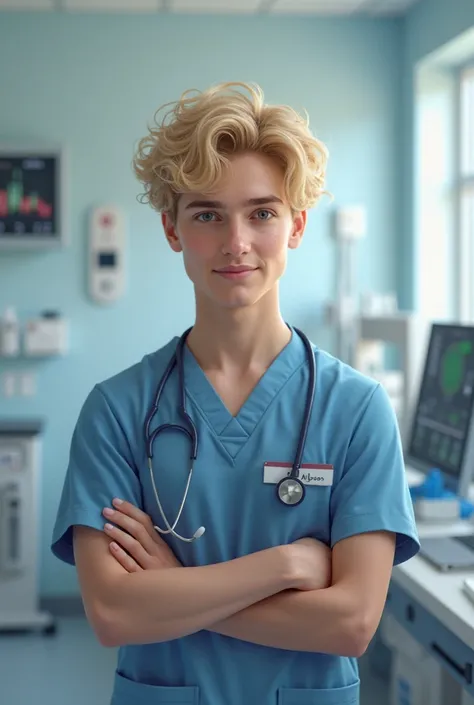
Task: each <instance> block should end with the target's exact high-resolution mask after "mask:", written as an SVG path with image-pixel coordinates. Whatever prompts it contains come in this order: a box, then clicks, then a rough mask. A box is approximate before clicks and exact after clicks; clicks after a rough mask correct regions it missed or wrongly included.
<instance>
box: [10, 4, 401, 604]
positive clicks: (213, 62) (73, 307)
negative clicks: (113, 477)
mask: <svg viewBox="0 0 474 705" xmlns="http://www.w3.org/2000/svg"><path fill="white" fill-rule="evenodd" d="M400 30H401V27H400V24H399V23H397V22H395V21H389V20H355V19H351V20H346V21H344V20H330V21H329V20H328V21H317V20H314V21H309V20H308V19H307V18H300V19H296V18H295V19H291V18H274V19H269V18H266V17H262V18H257V19H250V18H242V17H232V18H225V17H211V18H209V17H205V18H204V17H199V18H192V19H191V18H189V17H175V16H166V15H165V16H154V17H140V16H135V17H132V16H113V17H106V16H74V17H73V16H66V15H54V16H43V15H30V14H18V15H14V14H11V15H10V14H0V65H1V66H2V67H3V70H2V71H1V72H0V139H2V138H3V139H6V140H13V141H15V142H17V141H22V140H27V139H31V140H41V141H45V140H46V141H48V140H50V141H55V142H56V141H59V142H61V143H63V144H64V145H65V146H66V147H67V148H68V151H69V172H68V176H67V180H68V185H69V190H70V211H69V221H70V239H71V243H70V245H69V247H68V248H67V249H65V250H64V251H62V252H56V253H50V254H22V255H5V254H3V253H1V254H0V309H3V307H4V306H5V305H7V304H10V303H13V304H14V305H16V306H17V308H18V310H19V312H20V315H21V317H22V318H24V317H26V316H27V315H30V314H35V313H36V312H38V311H39V310H41V309H44V308H55V307H58V306H59V307H60V308H61V310H62V311H63V312H64V314H65V315H66V316H67V317H68V319H69V320H70V321H71V325H72V347H71V351H70V353H69V354H68V355H67V357H65V358H64V359H62V360H60V361H54V362H53V361H51V362H43V363H41V364H38V365H36V366H35V369H36V370H37V371H38V394H37V396H36V397H35V398H34V399H32V400H24V399H13V400H6V399H2V398H1V397H0V416H10V415H18V416H21V417H29V416H37V415H40V416H43V417H45V418H46V420H47V429H46V433H45V436H44V453H43V458H44V463H43V478H42V483H41V487H42V501H41V511H42V517H43V519H42V524H41V533H40V536H39V539H40V541H41V547H42V548H41V592H42V594H43V595H53V594H68V593H69V594H75V593H77V583H76V578H75V573H74V571H73V570H72V569H70V568H67V567H64V566H63V565H61V564H60V563H59V562H58V561H57V560H55V559H54V558H53V557H52V556H51V555H50V553H49V539H50V535H51V531H52V526H53V521H54V517H55V512H56V507H57V504H58V501H59V494H60V490H61V486H62V482H63V478H64V473H65V469H66V464H67V456H68V448H69V442H70V437H71V433H72V430H73V426H74V423H75V420H76V418H77V414H78V412H79V408H80V405H81V404H82V402H83V400H84V397H85V395H86V394H87V392H88V391H89V389H90V388H91V386H92V385H93V384H94V383H95V382H96V381H98V380H100V379H103V378H104V377H106V376H109V375H111V374H112V373H114V372H116V371H118V370H120V369H121V368H123V367H125V366H127V365H129V364H131V363H133V362H135V361H136V360H138V359H140V358H141V357H142V356H143V355H144V354H145V353H147V352H148V351H150V350H152V349H154V348H156V347H157V346H159V345H161V344H163V343H164V342H165V341H166V340H167V339H168V338H169V337H170V336H171V335H173V334H176V333H180V332H181V331H182V330H183V329H184V328H185V327H186V326H187V325H188V324H189V323H190V322H191V321H192V317H193V299H192V291H191V288H190V286H189V284H188V282H187V280H186V277H185V275H184V273H183V270H182V267H181V260H180V258H179V257H178V256H176V255H173V253H171V251H170V250H169V249H168V247H167V246H166V244H165V242H164V238H163V236H162V233H161V228H160V224H159V219H158V216H157V215H156V214H155V213H153V212H152V211H151V210H150V209H148V208H147V207H145V206H140V205H139V204H138V203H137V202H136V194H137V192H138V185H137V183H136V182H135V180H134V177H133V175H132V173H131V169H130V160H131V156H132V149H133V144H134V142H135V141H136V140H137V139H138V138H139V137H140V136H142V134H143V131H144V128H145V125H146V123H147V121H148V120H149V119H150V118H151V116H152V114H153V112H154V110H155V109H156V108H157V107H158V105H160V104H161V103H163V102H165V101H169V100H173V99H175V98H176V97H177V96H178V94H179V93H180V92H181V91H182V90H184V89H186V88H189V87H198V88H203V87H206V86H207V85H209V84H210V83H214V82H216V81H220V80H229V79H230V80H236V79H237V80H253V81H257V82H259V83H260V84H261V85H262V86H263V88H264V90H265V92H266V97H267V99H268V100H269V101H279V102H288V103H291V104H292V105H293V106H295V107H297V108H298V107H305V108H306V109H307V110H308V112H309V114H310V116H311V120H312V125H313V127H314V129H315V131H316V132H317V134H318V135H319V136H320V137H321V138H323V139H324V140H325V141H326V142H327V144H328V146H329V148H330V151H331V162H330V170H329V182H328V187H329V189H330V190H331V191H332V193H333V194H334V195H335V197H336V203H339V204H347V203H354V202H356V203H357V202H362V203H366V204H367V206H368V211H369V234H368V238H367V239H366V240H365V241H364V242H363V243H362V244H361V247H360V264H359V269H360V273H361V280H363V283H364V286H366V287H369V288H370V287H372V288H376V289H380V290H390V289H391V288H393V286H394V285H395V283H396V267H395V259H396V255H397V251H398V240H397V239H398V234H399V230H400V227H399V222H400V203H399V202H400V199H399V194H398V193H397V188H398V187H399V184H400V173H401V155H400V149H399V142H400V135H401V127H400V108H399V100H400V91H401V67H400V62H399V57H400V55H401V31H400ZM105 201H115V202H117V203H118V204H120V205H121V206H122V207H123V208H125V210H126V212H127V216H128V221H129V237H130V247H129V251H130V259H129V290H128V294H127V296H126V297H125V298H124V299H123V300H122V301H121V302H120V303H119V304H118V305H116V306H115V307H113V308H111V309H102V308H99V307H96V306H95V305H93V304H92V303H91V302H90V301H89V300H88V298H87V295H86V291H85V242H86V239H85V238H86V229H85V228H86V222H87V221H86V219H87V213H88V209H89V208H90V207H91V206H93V205H95V204H99V203H102V202H105ZM331 207H332V206H330V204H329V202H325V203H324V205H323V206H322V207H321V209H320V210H319V212H317V213H315V214H314V215H312V217H311V219H310V223H309V227H308V231H307V237H306V240H305V243H304V246H303V247H302V248H301V250H299V251H298V252H295V253H292V254H291V258H290V264H289V268H288V272H287V275H286V277H285V279H284V283H283V285H282V304H283V311H284V314H285V316H286V317H287V318H288V319H289V320H291V321H292V322H293V323H294V324H299V325H301V326H302V327H303V328H305V329H306V330H307V331H308V332H309V333H310V334H311V335H312V336H313V338H315V339H316V340H318V341H319V340H321V339H323V338H319V337H318V336H319V332H318V323H319V315H320V307H321V304H322V302H323V300H324V299H325V298H327V297H329V296H331V295H332V292H333V276H334V251H333V243H332V242H331V240H330V237H329V224H330V209H331ZM132 325H133V327H134V330H133V332H132V330H131V327H132ZM10 367H13V368H15V369H16V368H20V362H11V363H9V364H8V365H7V364H6V363H5V362H3V363H2V362H1V361H0V372H1V371H5V370H6V369H8V368H10ZM30 367H31V365H30Z"/></svg>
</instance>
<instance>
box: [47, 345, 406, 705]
mask: <svg viewBox="0 0 474 705" xmlns="http://www.w3.org/2000/svg"><path fill="white" fill-rule="evenodd" d="M177 342H178V338H174V339H173V340H172V341H171V342H169V343H168V344H167V345H166V346H164V347H163V348H162V349H160V350H158V351H157V352H155V353H153V354H151V355H147V356H146V357H145V358H144V359H143V360H142V361H141V362H140V363H138V364H136V365H134V366H133V367H131V368H129V369H127V370H125V371H123V372H121V373H120V374H118V375H116V376H114V377H112V378H111V379H108V380H107V381H105V382H103V383H101V384H98V385H97V386H96V387H95V388H94V389H93V390H92V392H91V393H90V395H89V396H88V398H87V400H86V401H85V404H84V406H83V408H82V411H81V413H80V416H79V419H78V422H77V426H76V428H75V431H74V435H73V439H72V444H71V452H70V460H69V466H68V469H67V475H66V479H65V484H64V489H63V493H62V497H61V502H60V507H59V511H58V515H57V520H56V525H55V528H54V534H53V542H52V550H53V552H54V554H55V555H56V556H57V557H58V558H60V559H61V560H63V561H65V562H66V563H70V564H74V555H73V548H72V527H73V526H74V525H75V524H82V525H86V526H90V527H94V528H96V529H99V530H102V529H103V525H104V518H103V516H102V509H103V508H104V507H105V506H110V504H111V501H112V499H113V497H121V498H122V499H126V500H129V501H130V502H133V503H134V504H135V505H137V506H139V507H141V508H142V509H143V510H144V511H145V512H147V513H148V514H149V515H151V517H152V519H153V522H154V523H155V524H158V525H159V526H163V522H162V519H161V516H160V514H159V511H158V508H157V506H156V503H155V499H154V494H153V490H152V486H151V481H150V476H149V471H148V467H147V457H146V448H145V443H144V431H143V426H144V421H145V419H146V417H147V414H148V411H149V409H150V407H151V406H152V404H153V401H154V395H155V391H156V386H157V383H158V381H159V380H160V378H161V376H162V374H163V372H164V369H165V367H166V365H167V364H168V362H169V360H170V358H171V356H172V354H173V352H174V350H175V348H176V345H177ZM313 350H314V355H315V358H316V366H317V377H316V380H317V383H316V397H315V403H314V408H313V412H312V417H311V422H310V426H309V431H308V436H307V442H306V449H305V454H304V457H303V462H304V463H318V464H319V463H321V464H331V465H333V466H334V480H333V485H332V486H308V487H307V488H306V497H305V499H304V501H303V502H302V504H300V505H298V506H296V507H287V506H284V505H282V504H281V503H280V502H279V501H278V499H277V497H276V489H275V485H273V484H265V483H264V482H263V466H264V463H265V461H281V462H289V463H291V462H292V461H293V459H294V455H295V450H296V447H297V443H298V436H299V432H300V426H301V422H302V420H303V413H304V407H305V399H306V391H307V388H308V382H309V366H308V361H307V357H306V352H305V348H304V345H303V343H302V341H301V339H300V337H299V336H298V334H297V333H295V332H294V331H293V334H292V339H291V341H290V343H289V344H288V345H287V346H286V347H285V348H284V349H283V350H282V352H281V353H280V354H279V355H278V357H277V358H276V359H275V360H274V362H273V363H272V364H271V366H270V367H269V368H268V370H267V371H266V373H265V374H264V375H263V377H262V378H261V380H260V381H259V382H258V384H257V386H256V387H255V389H254V390H253V391H252V393H251V394H250V396H249V397H248V399H247V401H246V402H245V403H244V405H243V407H242V408H241V409H240V411H239V412H238V414H237V415H236V416H235V417H233V416H232V415H231V414H230V413H229V411H228V410H227V408H226V407H225V406H224V404H223V402H222V401H221V399H220V397H219V396H218V394H217V393H216V392H215V391H214V389H213V387H212V385H211V384H210V382H209V381H208V380H207V377H206V376H205V374H204V372H203V371H202V369H201V368H200V366H199V364H198V363H197V361H196V359H195V358H194V356H193V354H192V353H191V352H190V350H189V349H188V348H185V354H184V371H185V384H186V396H187V400H186V402H187V410H188V413H189V414H190V416H191V417H192V419H193V421H194V423H195V424H196V427H197V430H198V436H199V452H198V458H197V461H196V463H195V469H194V474H193V479H192V483H191V488H190V492H189V495H188V501H187V504H186V507H185V510H184V511H183V515H182V518H181V520H180V523H179V525H178V527H177V530H178V531H179V533H181V534H182V535H184V536H192V534H193V533H194V532H195V531H196V529H197V528H198V527H199V526H201V525H204V526H205V527H206V533H205V534H204V536H202V537H201V538H200V539H198V540H197V541H195V542H194V543H191V544H187V543H183V542H181V541H179V540H177V539H175V538H173V537H169V536H167V537H166V541H167V542H168V543H169V545H170V546H171V547H172V549H173V551H174V553H175V555H176V556H177V558H178V559H179V560H180V561H181V563H182V564H183V565H184V566H188V567H192V566H199V565H207V564H211V563H219V562H222V561H228V560H231V559H234V558H237V557H239V556H243V555H246V554H249V553H252V552H255V551H260V550H263V549H265V548H268V547H271V546H276V545H282V544H288V543H291V542H293V541H296V540H297V539H299V538H302V537H307V536H311V537H314V538H316V539H319V540H321V541H324V542H326V543H327V544H328V545H330V546H331V547H332V546H334V544H336V543H337V542H338V541H341V540H342V539H345V538H347V537H349V536H353V535H355V534H361V533H364V532H370V531H379V530H385V531H390V532H394V533H396V535H397V539H396V553H395V564H398V563H401V562H403V561H406V560H408V559H409V558H411V557H412V556H413V555H414V554H415V553H416V552H417V551H418V549H419V544H418V539H417V533H416V528H415V522H414V516H413V508H412V503H411V499H410V494H409V490H408V487H407V483H406V479H405V472H404V463H403V457H402V450H401V444H400V438H399V433H398V427H397V423H396V418H395V415H394V413H393V410H392V407H391V404H390V401H389V399H388V397H387V394H386V393H385V391H384V390H383V388H382V387H381V386H380V385H379V384H377V383H376V382H375V381H374V380H372V379H369V378H367V377H365V376H363V375H362V374H360V373H359V372H357V371H355V370H354V369H352V368H351V367H349V366H347V365H345V364H343V363H341V362H340V361H339V360H337V359H335V358H334V357H332V356H331V355H329V354H327V353H325V352H323V351H322V350H319V349H318V348H316V347H314V348H313ZM178 399H179V390H178V384H177V375H176V370H175V371H174V372H173V373H172V376H171V377H170V379H169V381H168V383H167V385H166V387H165V390H164V393H163V395H162V401H161V405H160V408H159V411H158V413H157V415H156V416H155V419H154V422H153V425H152V430H153V428H156V427H157V426H158V425H161V424H163V423H179V424H181V425H184V424H183V422H182V419H181V418H180V416H179V413H178V408H177V407H178ZM188 471H189V444H188V443H187V442H186V439H185V437H184V436H183V435H182V434H176V433H168V434H166V433H165V434H164V435H161V436H160V437H159V439H158V440H157V442H156V445H155V451H154V473H155V478H156V483H157V487H158V492H159V495H160V501H161V502H162V505H163V507H164V509H165V512H166V514H167V517H168V520H169V521H174V518H175V517H176V514H177V511H178V508H179V505H180V503H181V500H182V496H183V492H184V487H185V484H186V480H187V477H188ZM307 628H308V629H317V628H318V625H317V624H314V625H311V624H308V627H307ZM358 702H359V677H358V669H357V660H356V659H354V658H348V657H339V656H334V655H328V654H320V653H308V652H301V653H300V652H295V651H286V650H283V649H272V648H268V647H264V646H259V645H255V644H251V643H247V642H244V641H240V640H237V639H232V638H230V637H225V636H221V635H218V634H214V633H211V632H208V631H206V630H202V631H200V632H198V633H195V634H192V635H190V636H186V637H183V638H181V639H175V640H173V641H170V642H164V643H158V644H145V645H131V646H124V647H121V648H120V650H119V657H118V665H117V671H116V675H115V682H114V689H113V696H112V701H111V703H112V705H130V704H132V703H133V705H152V703H153V705H158V703H160V705H165V704H166V705H168V704H171V703H180V705H223V703H225V705H277V704H278V705H356V704H357V703H358Z"/></svg>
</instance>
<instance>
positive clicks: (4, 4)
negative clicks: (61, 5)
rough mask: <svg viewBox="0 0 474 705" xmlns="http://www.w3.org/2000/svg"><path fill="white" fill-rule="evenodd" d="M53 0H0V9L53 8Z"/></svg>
mask: <svg viewBox="0 0 474 705" xmlns="http://www.w3.org/2000/svg"><path fill="white" fill-rule="evenodd" d="M54 8H55V4H54V0H0V10H54Z"/></svg>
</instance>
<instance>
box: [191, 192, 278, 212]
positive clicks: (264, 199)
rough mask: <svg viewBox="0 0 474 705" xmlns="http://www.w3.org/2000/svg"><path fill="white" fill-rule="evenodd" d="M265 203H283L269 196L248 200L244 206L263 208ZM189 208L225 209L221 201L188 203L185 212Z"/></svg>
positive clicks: (276, 197) (275, 197)
mask: <svg viewBox="0 0 474 705" xmlns="http://www.w3.org/2000/svg"><path fill="white" fill-rule="evenodd" d="M267 203H281V204H282V205H283V201H282V200H281V198H278V196H274V195H272V194H270V196H262V197H261V198H249V200H248V201H246V202H245V203H244V205H246V206H265V205H266V204H267ZM191 208H225V205H224V204H223V203H222V201H191V203H188V205H187V206H186V208H185V210H189V209H191Z"/></svg>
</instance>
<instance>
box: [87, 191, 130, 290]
mask: <svg viewBox="0 0 474 705" xmlns="http://www.w3.org/2000/svg"><path fill="white" fill-rule="evenodd" d="M125 253H126V232H125V217H124V214H123V212H122V210H121V209H120V208H118V207H117V206H114V205H106V206H100V207H98V208H94V210H93V211H92V213H91V216H90V227H89V260H88V266H89V277H88V279H89V293H90V296H91V298H92V299H93V300H94V301H96V302H97V303H99V304H110V303H115V302H116V301H118V299H120V298H121V297H122V295H123V294H124V292H125V279H126V269H125Z"/></svg>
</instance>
